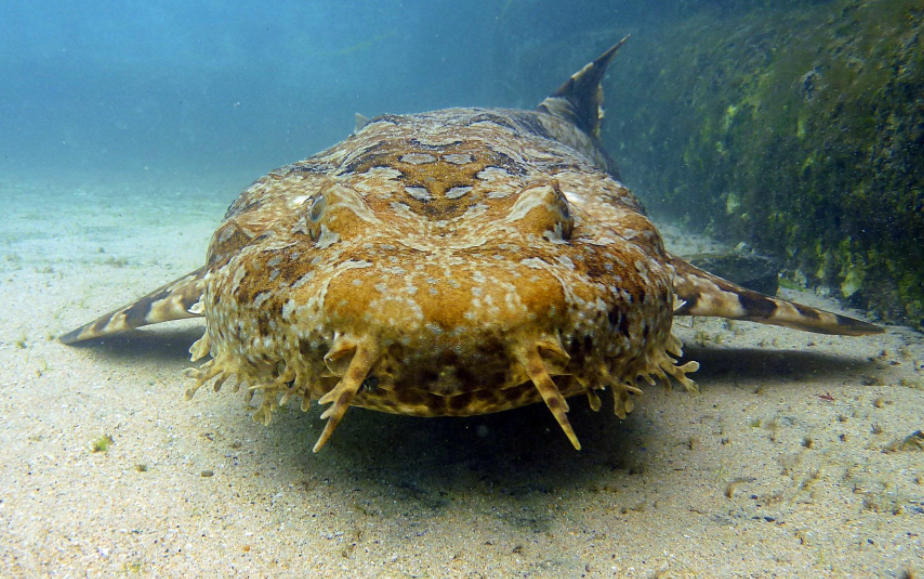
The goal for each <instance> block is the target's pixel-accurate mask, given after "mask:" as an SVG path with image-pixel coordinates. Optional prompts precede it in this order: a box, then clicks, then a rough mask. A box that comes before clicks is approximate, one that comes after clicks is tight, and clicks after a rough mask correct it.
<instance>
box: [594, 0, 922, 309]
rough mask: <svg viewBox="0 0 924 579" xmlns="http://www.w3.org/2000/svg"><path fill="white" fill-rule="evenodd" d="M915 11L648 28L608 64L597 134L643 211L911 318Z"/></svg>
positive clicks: (917, 127) (893, 3)
mask: <svg viewBox="0 0 924 579" xmlns="http://www.w3.org/2000/svg"><path fill="white" fill-rule="evenodd" d="M922 21H924V2H922V1H921V0H915V1H912V0H875V1H868V2H855V1H852V2H845V1H841V2H826V3H821V4H818V3H816V4H813V5H810V6H808V7H802V8H798V7H790V8H786V9H778V10H772V11H771V10H766V9H754V10H750V11H745V12H738V13H735V14H729V15H728V16H727V18H725V19H724V20H723V21H722V22H721V24H720V25H719V24H718V23H717V22H716V15H715V14H714V13H702V14H699V15H697V14H692V15H689V16H688V17H685V18H683V19H681V20H679V21H677V22H676V23H674V24H666V25H664V26H661V27H659V28H657V29H648V30H646V31H645V33H644V34H637V35H636V36H635V37H634V38H633V44H634V45H633V46H632V50H627V51H626V57H625V59H623V61H622V62H620V66H618V67H614V72H613V78H612V79H611V84H615V85H616V86H621V87H624V88H622V89H621V90H619V92H618V93H617V94H618V96H615V95H614V96H612V98H611V99H610V100H609V103H608V104H609V106H608V114H609V117H610V118H611V119H615V120H616V122H613V123H611V124H610V125H608V132H606V133H605V134H604V137H603V138H604V142H606V143H607V144H608V146H609V147H610V149H611V150H612V151H613V152H614V156H615V157H616V158H617V160H618V161H619V164H620V168H621V169H622V171H623V176H624V178H625V180H626V181H627V182H628V183H629V184H630V185H632V186H633V187H635V188H636V189H638V190H640V191H642V192H644V194H645V201H646V203H647V204H648V206H649V208H651V209H653V210H654V211H655V212H665V213H668V214H671V215H674V216H682V217H686V218H688V219H689V220H690V221H691V222H692V223H694V224H698V225H700V226H706V227H711V228H712V229H713V230H714V232H715V233H716V234H718V235H720V236H722V237H726V238H729V239H733V240H736V241H738V240H747V241H748V243H750V244H751V245H753V246H755V247H757V248H759V249H760V250H761V251H763V252H768V253H771V254H773V255H775V256H777V257H780V258H782V259H783V261H784V263H785V264H786V266H787V267H788V268H790V271H791V272H792V275H793V277H794V278H795V279H800V280H806V281H808V282H809V283H823V284H826V285H829V286H831V287H833V288H836V289H837V290H838V292H839V293H840V295H841V296H842V297H843V298H848V299H849V300H850V301H851V302H852V303H853V304H854V305H856V306H858V307H864V308H869V309H872V310H874V311H876V312H878V313H879V314H881V315H884V316H885V317H887V318H891V319H895V320H901V321H908V322H910V323H913V324H915V325H918V326H921V325H922V318H924V267H922V266H924V243H922V241H924V27H922ZM629 87H632V88H629ZM610 94H611V95H612V93H610Z"/></svg>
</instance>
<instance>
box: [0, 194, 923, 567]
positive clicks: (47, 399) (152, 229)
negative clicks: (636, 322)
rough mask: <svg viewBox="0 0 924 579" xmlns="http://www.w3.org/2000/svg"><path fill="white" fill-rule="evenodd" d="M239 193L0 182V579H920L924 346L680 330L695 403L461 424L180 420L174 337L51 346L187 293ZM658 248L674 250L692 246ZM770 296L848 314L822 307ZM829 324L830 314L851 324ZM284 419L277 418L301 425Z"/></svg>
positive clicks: (656, 396)
mask: <svg viewBox="0 0 924 579" xmlns="http://www.w3.org/2000/svg"><path fill="white" fill-rule="evenodd" d="M235 194H236V193H235V192H232V191H223V192H220V193H216V192H212V191H207V190H205V189H196V188H189V187H185V188H184V187H183V186H179V187H170V186H163V185H160V186H152V185H150V184H135V183H131V182H125V183H112V182H107V183H95V184H94V183H93V182H92V181H86V180H85V181H81V182H76V181H75V182H71V183H59V182H55V183H51V182H49V183H42V182H30V183H21V182H7V183H2V184H0V200H2V205H3V212H2V213H3V214H2V215H0V223H2V227H0V303H2V307H0V416H2V422H0V493H2V494H0V577H116V576H148V577H194V576H195V577H235V576H241V577H393V578H409V577H410V578H417V577H419V578H423V577H429V578H435V577H466V578H469V577H470V578H480V577H490V578H493V577H504V578H505V577H645V578H648V577H662V578H665V577H920V576H921V575H922V574H924V563H922V561H924V537H922V535H924V452H922V445H924V440H922V439H920V438H917V437H916V436H915V435H914V433H915V432H918V431H920V430H921V429H924V368H922V365H924V340H922V336H921V335H920V334H918V333H915V332H912V331H910V330H907V329H902V328H890V329H889V332H888V333H887V334H885V335H883V336H874V337H864V338H842V337H831V336H821V335H813V334H805V333H799V332H795V331H791V330H787V329H783V328H776V327H767V326H759V325H756V324H748V323H744V322H740V323H729V322H726V321H723V320H702V319H698V320H695V321H693V320H690V319H688V318H686V319H680V320H678V321H677V324H676V325H677V328H676V333H677V334H678V335H679V336H680V337H681V338H682V339H683V340H684V342H685V343H686V344H687V348H686V352H687V355H688V357H689V358H690V359H694V360H698V361H699V362H700V363H701V364H702V369H701V370H700V371H699V372H698V373H697V374H696V375H695V376H694V378H695V379H696V381H697V382H698V384H699V387H700V390H701V393H700V394H698V395H691V394H687V393H685V392H684V391H683V390H682V388H677V387H675V388H674V390H673V391H669V390H667V389H665V388H663V387H661V386H656V387H647V388H645V395H644V396H643V397H642V398H641V399H640V400H638V401H636V409H635V411H634V412H633V413H632V414H631V415H629V417H628V418H627V419H626V420H622V421H621V420H619V419H618V418H617V417H616V416H614V415H613V414H612V412H611V410H609V409H610V408H611V404H612V401H611V399H609V397H608V396H607V395H604V397H603V398H604V408H603V410H602V411H601V412H600V413H594V412H592V411H591V410H590V409H589V408H588V406H587V404H586V402H585V401H584V400H581V399H575V400H574V401H573V402H572V404H571V408H572V410H571V413H570V418H571V421H572V424H573V425H574V428H575V431H576V432H577V434H578V436H579V437H580V439H581V442H582V443H583V446H584V450H582V451H581V452H577V451H575V450H574V449H573V448H572V447H571V445H570V444H569V443H568V440H567V439H566V438H565V437H564V436H563V435H562V433H561V432H560V431H559V429H558V427H557V425H556V424H555V421H554V419H553V418H552V416H551V414H550V413H549V412H548V411H547V410H546V409H545V408H544V407H540V406H534V407H529V408H525V409H521V410H518V411H512V412H505V413H501V414H497V415H491V416H483V417H475V418H470V419H419V418H411V417H401V416H391V415H386V414H379V413H374V412H368V411H364V410H362V409H351V410H350V412H349V413H348V414H347V418H346V420H344V422H343V424H341V426H340V427H339V428H338V429H337V432H336V433H335V435H334V437H333V439H332V440H331V441H330V443H328V445H327V446H326V447H325V448H324V449H323V451H322V452H321V453H320V454H317V455H315V454H312V452H311V447H312V445H313V444H314V441H315V439H316V438H317V437H318V435H319V434H320V431H321V429H322V427H323V422H322V421H321V420H320V418H319V415H320V412H319V411H318V408H317V406H314V407H313V408H312V410H311V411H310V412H308V413H307V414H306V413H302V412H301V411H300V410H298V409H297V408H289V411H288V412H286V411H283V412H281V413H280V414H279V415H277V417H276V419H275V420H274V422H273V424H272V425H271V426H270V427H268V428H265V427H263V426H262V425H259V424H257V423H255V422H253V421H252V420H251V419H250V413H251V412H252V409H248V408H247V406H246V405H245V403H244V402H243V401H242V399H241V397H240V395H231V394H230V393H228V392H225V391H223V392H221V393H219V394H214V393H212V392H211V391H206V390H207V389H203V391H202V392H200V393H199V394H198V395H197V396H196V397H195V398H194V399H193V400H192V401H189V402H186V401H184V398H183V393H184V391H185V390H186V388H187V387H188V386H189V380H188V379H187V378H184V377H183V370H184V369H185V368H187V367H189V366H190V363H189V361H188V353H187V348H188V347H189V345H190V344H191V343H192V342H193V341H194V340H195V339H196V338H198V337H199V335H200V334H201V332H202V324H201V322H197V321H188V322H176V323H172V324H165V325H161V326H155V327H152V328H146V329H144V330H141V331H137V332H133V333H132V334H130V335H127V336H122V337H114V338H111V339H108V340H101V341H96V342H93V343H90V344H88V345H86V346H84V347H67V346H64V345H62V344H60V343H59V342H57V341H56V339H55V337H56V336H57V335H59V334H61V333H63V332H65V331H67V330H70V329H73V328H74V327H76V326H77V325H80V324H82V323H84V322H87V321H89V320H91V319H93V318H95V317H96V316H97V315H99V314H102V313H104V312H106V311H109V310H111V309H113V308H115V307H117V306H120V305H122V304H123V303H126V302H129V301H131V300H132V299H134V298H136V297H138V296H140V295H142V294H144V293H146V292H147V291H149V290H151V289H153V288H155V287H157V286H159V285H161V284H162V283H165V282H167V281H169V280H172V279H174V278H176V277H179V276H180V275H181V274H183V273H185V272H187V271H190V270H192V269H195V268H196V267H198V266H199V265H200V264H201V263H202V262H203V261H204V255H205V249H206V245H207V243H208V239H209V236H210V235H211V232H212V230H213V229H214V227H215V226H216V225H217V223H218V221H219V219H220V218H221V216H222V215H223V213H224V210H225V207H226V206H227V205H228V204H229V203H230V202H231V200H232V199H233V197H234V195H235ZM663 231H664V233H665V235H666V237H667V239H668V241H669V243H670V245H671V246H672V247H674V248H675V249H676V250H677V251H678V253H684V252H700V251H703V250H710V249H712V247H711V244H710V242H708V240H703V239H698V238H695V237H692V236H689V235H681V234H680V233H679V232H678V231H676V230H675V229H673V228H665V229H664V230H663ZM784 297H790V298H794V299H798V300H800V301H803V302H805V303H808V304H810V305H813V306H818V307H824V308H827V309H832V310H835V311H842V310H840V309H839V306H838V305H837V303H836V302H834V301H831V300H826V299H823V298H821V297H819V296H817V295H815V294H808V293H792V292H787V293H786V295H785V296H784ZM846 313H848V314H849V313H850V312H846ZM294 406H297V405H294Z"/></svg>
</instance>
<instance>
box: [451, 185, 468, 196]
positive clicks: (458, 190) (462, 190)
mask: <svg viewBox="0 0 924 579" xmlns="http://www.w3.org/2000/svg"><path fill="white" fill-rule="evenodd" d="M471 190H472V188H471V187H469V186H467V185H466V186H461V187H453V188H452V189H450V190H449V191H446V198H447V199H458V198H459V197H462V196H463V195H465V194H466V193H468V192H469V191H471Z"/></svg>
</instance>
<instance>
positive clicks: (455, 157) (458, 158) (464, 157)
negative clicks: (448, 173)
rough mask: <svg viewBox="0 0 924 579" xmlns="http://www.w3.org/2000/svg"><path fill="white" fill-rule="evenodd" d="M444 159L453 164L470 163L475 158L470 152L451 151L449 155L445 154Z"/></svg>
mask: <svg viewBox="0 0 924 579" xmlns="http://www.w3.org/2000/svg"><path fill="white" fill-rule="evenodd" d="M443 160H444V161H446V162H447V163H452V164H453V165H467V164H468V163H471V162H473V161H474V160H475V159H474V157H472V156H471V155H468V154H463V153H450V154H448V155H443Z"/></svg>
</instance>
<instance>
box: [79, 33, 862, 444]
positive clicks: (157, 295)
mask: <svg viewBox="0 0 924 579" xmlns="http://www.w3.org/2000/svg"><path fill="white" fill-rule="evenodd" d="M620 45H621V43H620V44H619V45H616V46H615V47H613V48H612V49H610V50H609V51H607V52H606V53H605V54H604V55H602V56H601V57H600V58H598V59H597V60H596V61H594V62H593V63H591V64H589V65H588V66H586V67H585V68H584V69H583V70H581V71H580V72H578V73H577V74H575V75H574V76H573V77H572V78H571V79H569V80H568V81H567V82H566V83H565V84H564V85H563V86H562V87H561V88H560V89H559V90H558V91H557V92H556V93H554V94H553V95H552V96H550V97H549V98H548V99H546V100H545V101H543V103H542V104H541V105H540V106H539V108H538V110H536V111H517V110H504V109H448V110H442V111H436V112H431V113H423V114H417V115H401V116H397V115H386V116H381V117H377V118H375V119H372V120H371V121H369V122H368V123H367V124H365V126H363V127H361V128H359V129H358V130H357V132H356V133H355V134H353V135H352V136H350V137H349V138H348V139H346V140H345V141H343V142H341V143H338V144H337V145H335V146H334V147H332V148H330V149H328V150H327V151H323V152H321V153H318V154H317V155H314V156H313V157H310V158H308V159H306V160H304V161H301V162H298V163H294V164H292V165H288V166H286V167H282V168H281V169H278V170H276V171H273V172H272V173H270V174H269V175H267V176H266V177H263V178H262V179H260V180H258V181H257V182H255V183H254V184H253V185H252V186H251V187H250V188H249V189H247V190H246V191H244V193H242V194H241V196H240V197H239V198H238V199H237V200H236V201H235V202H234V204H233V205H232V206H231V208H230V209H229V210H228V213H227V215H226V216H225V220H224V222H223V223H222V224H221V226H219V228H218V230H217V231H216V232H215V235H214V236H213V238H212V242H211V245H210V247H209V252H208V259H207V265H206V266H205V267H204V268H203V269H201V270H199V271H197V272H194V273H193V274H191V275H190V276H186V277H184V278H181V280H178V282H175V283H174V284H172V285H169V286H165V288H161V290H158V291H157V292H154V293H152V294H150V295H149V296H148V297H146V298H142V299H141V300H139V302H136V303H135V304H133V305H131V306H129V307H127V308H124V309H122V310H117V311H116V312H113V313H112V314H109V315H108V316H105V317H103V318H101V319H100V320H98V321H97V322H94V323H92V324H88V325H87V326H84V327H83V328H80V329H78V330H75V331H74V332H72V333H70V334H68V335H66V336H64V337H63V338H62V340H64V341H65V342H67V343H71V342H76V341H80V340H84V339H88V338H93V337H98V336H101V335H106V334H110V333H115V332H119V331H124V330H126V329H129V328H132V327H137V326H140V325H144V324H146V323H154V322H157V321H165V320H166V319H176V318H179V317H188V316H191V315H203V316H204V317H205V319H206V332H205V335H204V336H203V337H202V339H201V340H199V341H198V342H197V343H196V344H194V345H193V347H192V349H191V352H192V353H193V359H194V360H198V359H201V358H204V357H205V356H208V355H211V357H212V359H211V360H210V361H208V362H206V363H205V364H204V365H203V366H202V367H201V369H200V370H198V371H196V372H195V376H196V378H197V382H196V385H195V387H194V388H193V389H192V390H191V391H190V395H191V394H192V392H194V391H195V390H196V389H197V388H199V387H200V386H202V385H203V384H205V383H207V382H209V381H211V380H215V388H216V389H218V388H219V387H220V386H221V384H222V383H223V382H224V381H225V380H227V379H228V378H231V377H234V378H235V379H236V381H237V382H238V383H243V384H244V385H246V386H247V387H248V388H249V389H250V391H251V392H252V391H255V390H261V391H262V392H263V402H262V406H261V407H260V409H259V410H258V412H257V414H256V418H258V419H260V420H262V421H264V422H266V423H268V422H269V421H270V417H271V415H272V412H273V411H274V410H275V408H276V407H277V406H278V405H279V404H283V403H285V402H287V401H288V400H289V399H290V398H292V397H293V396H297V397H301V398H302V401H303V402H302V406H303V408H307V407H308V404H309V402H310V401H311V400H319V401H320V403H322V404H328V403H330V404H331V406H330V407H329V408H328V409H327V411H326V412H325V413H324V414H323V415H322V417H323V418H327V419H328V422H327V425H326V428H325V429H324V432H323V433H322V435H321V437H320V439H319V440H318V442H317V444H316V445H315V450H318V449H319V448H320V447H321V446H323V444H324V443H325V442H326V441H327V439H328V438H329V437H330V435H331V433H332V432H333V430H334V429H335V428H336V426H337V424H338V423H339V422H340V420H341V419H342V418H343V416H344V414H345V412H346V410H347V409H348V408H349V406H351V405H354V406H362V407H365V408H370V409H374V410H380V411H385V412H393V413H398V414H411V415H416V416H442V415H448V416H466V415H473V414H483V413H489V412H497V411H501V410H507V409H510V408H516V407H519V406H523V405H525V404H531V403H534V402H539V401H543V402H544V403H545V404H546V405H547V406H548V408H549V409H550V410H551V411H552V413H553V415H554V416H555V418H556V420H557V421H558V423H559V424H560V426H561V427H562V429H563V430H564V431H565V433H566V434H567V436H568V437H569V439H570V440H571V441H572V443H573V444H574V446H575V447H576V448H579V447H580V446H579V443H578V441H577V437H576V436H575V434H574V432H573V430H572V429H571V426H570V424H569V422H568V419H567V416H566V412H567V410H568V404H567V402H566V401H565V399H566V398H568V397H571V396H574V395H577V394H585V395H587V397H588V398H589V400H590V404H591V406H592V407H593V408H594V409H598V408H599V406H600V400H599V398H598V396H597V394H596V392H595V391H596V390H598V389H604V388H607V387H609V388H611V389H612V390H613V392H614V399H615V412H616V414H617V415H619V416H621V417H624V416H625V413H626V412H629V411H631V409H632V401H631V399H630V394H633V393H638V392H639V390H638V388H637V387H636V386H635V383H636V380H637V379H638V378H640V377H641V378H645V379H647V380H648V381H652V380H653V378H665V377H666V376H668V375H669V376H673V377H674V378H675V379H677V380H678V381H680V382H681V383H683V384H684V385H685V386H686V387H687V388H688V389H695V385H694V383H693V382H692V381H691V380H690V379H689V378H687V377H686V375H685V374H686V373H688V372H691V371H695V370H696V369H697V368H698V365H697V364H696V362H687V363H686V364H684V365H681V366H678V365H676V362H675V358H676V357H679V356H680V355H681V350H680V342H679V341H678V340H677V339H676V338H675V337H674V336H673V335H672V334H671V325H672V320H673V316H674V315H675V314H682V315H720V316H726V317H731V318H738V319H749V320H753V321H759V322H764V323H772V324H779V325H786V326H791V327H796V328H798V329H803V330H808V331H818V332H828V333H839V334H854V335H859V334H865V333H873V332H876V331H879V328H877V327H876V326H872V325H870V324H866V323H865V322H860V321H857V320H852V319H850V318H844V317H842V316H836V315H835V314H830V313H827V312H821V311H818V310H814V309H812V308H808V307H806V306H801V305H798V304H791V303H789V302H785V301H783V300H778V299H775V298H771V297H768V296H763V295H761V294H756V293H755V292H749V291H748V290H744V289H742V288H740V287H738V286H735V285H734V284H732V283H730V282H727V281H725V280H722V279H720V278H717V277H715V276H712V275H711V274H708V273H706V272H704V271H702V270H698V269H696V268H695V267H693V266H691V265H689V264H688V263H686V262H684V261H683V260H680V259H679V258H676V257H674V256H671V255H669V254H667V252H666V251H665V250H664V246H663V243H662V241H661V237H660V235H659V234H658V232H657V230H656V229H655V227H654V226H653V225H652V223H651V222H650V221H649V220H648V218H647V217H646V216H645V213H644V210H643V209H642V207H641V205H640V204H639V203H638V201H637V200H636V199H635V197H634V196H633V195H632V194H631V193H630V192H629V190H628V189H626V188H625V187H624V186H623V185H622V184H621V183H620V182H619V181H618V178H617V176H616V175H617V173H616V171H615V168H614V167H613V166H612V163H611V162H609V160H608V158H607V155H606V154H605V152H604V151H603V150H602V148H601V147H600V144H599V139H598V135H599V124H600V120H601V117H602V114H601V113H602V109H601V102H602V93H601V91H600V88H599V83H600V79H601V78H602V75H603V72H604V70H605V68H606V65H607V64H608V63H609V61H610V59H611V58H612V57H613V55H614V54H615V53H616V50H617V49H618V48H619V46H620Z"/></svg>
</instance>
